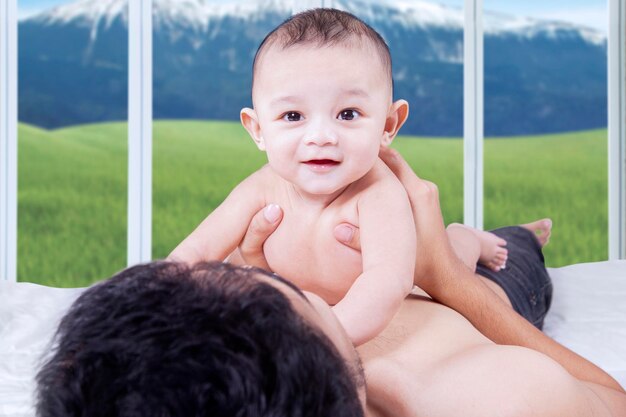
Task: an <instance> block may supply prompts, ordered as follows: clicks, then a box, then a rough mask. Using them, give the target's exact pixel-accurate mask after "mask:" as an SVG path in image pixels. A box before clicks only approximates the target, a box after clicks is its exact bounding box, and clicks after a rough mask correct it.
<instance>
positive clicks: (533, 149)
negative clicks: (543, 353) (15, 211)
mask: <svg viewBox="0 0 626 417" xmlns="http://www.w3.org/2000/svg"><path fill="white" fill-rule="evenodd" d="M484 7H485V12H484V13H485V15H484V22H485V24H484V26H485V36H484V51H485V53H484V55H485V58H484V74H485V76H484V80H485V86H484V89H485V90H484V91H485V92H484V100H485V105H484V120H485V126H484V128H485V137H486V139H485V143H484V159H485V174H484V176H485V192H484V194H485V199H484V207H485V228H490V227H496V226H502V225H508V224H517V223H525V222H529V221H531V220H534V219H538V218H543V217H551V218H552V219H553V220H554V233H553V237H552V244H550V245H549V246H548V247H547V248H546V254H547V256H546V259H547V260H548V263H549V264H550V265H551V266H561V265H565V264H571V263H575V262H587V261H596V260H604V259H606V258H607V230H608V221H607V176H606V175H607V174H606V173H607V66H606V65H607V42H606V35H607V27H606V20H607V16H606V8H607V4H606V1H600V0H585V1H578V2H576V3H575V4H573V3H572V4H570V3H567V4H565V3H564V2H561V1H556V0H554V1H552V2H542V3H538V2H515V3H514V4H513V3H512V2H511V3H509V5H508V6H507V2H497V1H492V0H485V4H484Z"/></svg>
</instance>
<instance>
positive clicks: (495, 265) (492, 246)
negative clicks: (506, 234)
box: [472, 229, 509, 272]
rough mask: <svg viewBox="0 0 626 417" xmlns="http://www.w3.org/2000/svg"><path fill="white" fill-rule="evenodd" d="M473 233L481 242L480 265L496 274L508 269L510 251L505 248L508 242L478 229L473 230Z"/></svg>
mask: <svg viewBox="0 0 626 417" xmlns="http://www.w3.org/2000/svg"><path fill="white" fill-rule="evenodd" d="M472 231H473V232H474V234H475V235H476V237H477V238H478V241H479V242H480V257H479V258H478V263H480V264H482V265H484V266H486V267H487V268H489V269H491V270H492V271H496V272H498V271H499V270H501V269H503V268H506V260H507V257H508V255H509V251H508V250H507V249H506V248H505V246H506V240H504V239H502V238H500V237H498V236H496V235H494V234H493V233H491V232H483V231H482V230H476V229H472Z"/></svg>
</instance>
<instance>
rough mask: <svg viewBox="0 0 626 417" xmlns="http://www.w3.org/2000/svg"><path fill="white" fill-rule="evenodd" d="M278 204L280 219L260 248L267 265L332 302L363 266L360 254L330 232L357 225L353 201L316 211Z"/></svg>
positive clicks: (341, 295)
mask: <svg viewBox="0 0 626 417" xmlns="http://www.w3.org/2000/svg"><path fill="white" fill-rule="evenodd" d="M282 207H283V210H284V217H283V220H282V221H281V223H280V226H279V227H278V229H277V230H276V231H275V232H274V233H273V234H272V235H271V236H270V237H269V238H268V239H267V240H266V242H265V245H264V247H263V250H264V253H265V257H266V258H267V261H268V264H269V266H270V268H271V269H272V271H274V272H275V273H277V274H278V275H280V276H282V277H283V278H285V279H288V280H290V281H291V282H293V283H294V284H296V285H298V286H299V287H300V288H302V289H303V290H307V291H311V292H314V293H316V294H318V295H319V296H321V297H322V298H324V299H325V300H326V301H327V302H328V303H330V304H336V303H337V302H339V301H340V300H341V299H342V298H343V296H344V295H345V293H346V292H347V291H348V289H349V288H350V286H351V285H352V284H353V283H354V280H355V279H356V278H357V277H358V276H359V275H360V274H361V272H362V269H363V265H362V260H361V255H360V253H359V252H357V251H355V250H353V249H350V248H348V247H347V246H344V245H342V244H340V243H339V242H337V240H336V239H335V237H334V234H333V233H334V229H335V227H336V226H337V225H338V224H340V223H342V222H348V223H351V224H354V225H355V226H358V214H357V209H356V203H351V202H348V203H346V204H343V205H341V206H339V205H337V206H334V207H329V208H326V209H324V210H322V211H320V212H316V211H311V210H306V209H304V208H302V207H297V206H295V207H290V206H289V205H288V204H285V205H282Z"/></svg>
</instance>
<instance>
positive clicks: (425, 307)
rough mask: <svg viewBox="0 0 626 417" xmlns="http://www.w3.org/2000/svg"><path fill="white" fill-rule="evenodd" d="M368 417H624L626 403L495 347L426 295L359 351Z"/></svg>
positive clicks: (535, 355) (543, 360)
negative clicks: (365, 384)
mask: <svg viewBox="0 0 626 417" xmlns="http://www.w3.org/2000/svg"><path fill="white" fill-rule="evenodd" d="M358 351H359V354H360V356H361V359H362V361H363V366H364V368H365V371H366V378H367V381H368V415H370V416H394V417H400V416H416V415H424V416H431V415H432V416H438V417H446V416H451V417H453V416H454V417H456V416H465V417H472V416H476V417H483V416H488V415H497V416H511V415H515V416H522V415H523V416H524V417H532V416H541V417H545V416H564V417H565V416H567V417H574V416H581V417H582V416H589V415H591V414H589V413H590V412H591V410H593V412H594V413H595V414H593V415H594V416H623V415H624V413H626V397H625V396H624V395H623V394H621V393H618V392H616V391H613V390H609V389H607V388H606V387H603V386H600V385H596V384H592V383H586V382H581V381H579V380H577V379H575V378H573V377H572V376H571V375H570V374H568V373H567V372H566V371H565V370H564V369H563V368H562V367H561V366H559V365H558V364H557V363H556V362H554V361H553V360H552V359H550V358H548V357H547V356H545V355H543V354H541V353H539V352H536V351H533V350H530V349H526V348H523V347H519V346H504V345H497V344H495V343H493V342H492V341H491V340H489V339H488V338H486V337H485V336H483V335H482V334H481V333H480V332H479V331H478V330H476V329H475V328H474V327H473V326H472V325H471V324H470V323H469V321H467V320H466V319H465V318H464V317H463V316H461V315H460V314H459V313H457V312H455V311H454V310H452V309H450V308H448V307H446V306H444V305H442V304H439V303H436V302H434V301H432V300H431V299H430V298H429V297H428V296H427V295H426V294H425V293H423V292H420V293H418V295H411V296H409V297H408V298H407V299H406V300H405V301H404V303H403V305H402V307H401V309H400V311H399V312H398V314H397V315H396V316H395V317H394V319H393V321H392V322H391V324H390V325H389V326H388V327H387V328H386V329H385V330H384V331H383V332H382V333H381V334H379V335H378V336H377V337H376V338H374V339H372V340H371V341H370V342H368V343H366V344H365V345H363V346H361V347H359V348H358Z"/></svg>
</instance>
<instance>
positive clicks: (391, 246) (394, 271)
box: [333, 177, 416, 346]
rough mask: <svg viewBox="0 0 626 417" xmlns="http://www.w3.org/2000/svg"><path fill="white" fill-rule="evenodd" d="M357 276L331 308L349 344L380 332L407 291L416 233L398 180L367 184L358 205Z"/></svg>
mask: <svg viewBox="0 0 626 417" xmlns="http://www.w3.org/2000/svg"><path fill="white" fill-rule="evenodd" d="M358 213H359V227H360V229H361V251H362V252H361V253H362V257H363V273H362V274H361V275H360V276H359V277H358V278H357V279H356V281H355V282H354V284H352V287H351V288H350V290H349V291H348V293H347V294H346V295H345V297H344V298H343V299H342V300H341V301H340V302H339V303H337V304H336V305H335V306H334V307H333V310H334V312H335V314H336V315H337V317H338V318H339V321H340V322H341V324H342V325H343V327H344V328H345V329H346V332H347V333H348V336H349V337H350V339H351V340H352V343H353V344H354V345H355V346H358V345H360V344H362V343H365V342H367V341H368V340H370V339H371V338H373V337H374V336H376V335H377V334H378V333H380V332H381V331H382V330H383V329H384V328H385V327H386V326H387V324H388V323H389V322H390V321H391V319H392V318H393V316H394V315H395V314H396V312H397V311H398V309H399V308H400V305H401V303H402V300H403V299H404V298H405V297H406V296H407V294H408V293H409V292H410V291H411V289H412V287H413V273H414V268H415V253H416V237H415V236H416V234H415V224H414V222H413V215H412V212H411V206H410V203H409V199H408V197H407V195H406V191H405V190H404V188H403V187H402V185H401V184H400V182H399V181H397V180H396V179H395V177H394V178H393V181H387V180H385V181H384V182H382V183H376V184H374V185H372V186H370V187H369V188H368V189H367V190H366V191H364V194H363V195H362V196H361V198H360V200H359V203H358Z"/></svg>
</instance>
